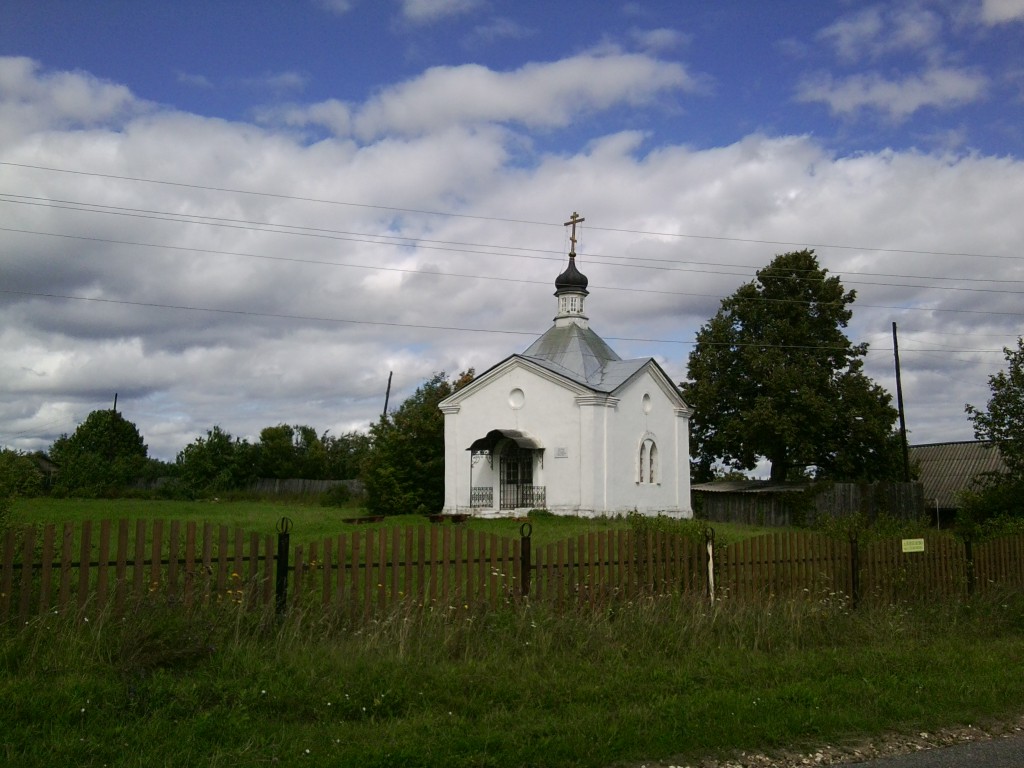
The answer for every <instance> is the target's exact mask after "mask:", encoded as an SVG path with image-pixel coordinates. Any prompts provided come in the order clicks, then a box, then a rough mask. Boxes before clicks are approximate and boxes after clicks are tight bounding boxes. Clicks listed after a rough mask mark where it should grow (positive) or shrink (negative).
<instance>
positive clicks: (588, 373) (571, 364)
mask: <svg viewBox="0 0 1024 768" xmlns="http://www.w3.org/2000/svg"><path fill="white" fill-rule="evenodd" d="M522 356H523V357H525V358H528V359H530V360H532V361H533V362H535V363H537V364H538V365H541V366H543V367H544V368H547V369H548V370H549V371H552V372H553V373H557V374H558V375H560V376H565V377H566V378H568V379H571V380H573V381H575V382H577V383H579V384H583V385H585V386H587V387H589V388H590V389H593V390H595V391H597V392H605V393H610V392H614V391H615V390H616V389H617V388H618V387H619V386H621V385H622V384H623V383H624V382H625V381H626V380H627V379H629V377H630V376H632V375H633V374H634V373H636V372H637V371H639V370H640V369H641V368H643V367H644V365H646V364H647V363H648V362H649V359H638V360H623V359H622V358H621V357H619V356H618V355H617V354H616V353H615V351H614V350H613V349H612V348H611V347H609V346H608V344H607V343H606V342H605V341H604V339H602V338H601V337H600V336H598V335H597V334H596V333H594V331H592V330H590V328H582V327H580V326H578V325H575V324H568V325H564V326H559V325H554V326H552V327H551V328H549V329H548V330H547V332H546V333H544V335H543V336H541V337H540V338H539V339H537V340H536V341H535V342H533V344H531V345H530V346H529V347H528V348H527V349H526V351H525V352H523V354H522Z"/></svg>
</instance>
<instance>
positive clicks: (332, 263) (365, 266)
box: [0, 227, 1024, 311]
mask: <svg viewBox="0 0 1024 768" xmlns="http://www.w3.org/2000/svg"><path fill="white" fill-rule="evenodd" d="M0 231H2V232H14V233H17V234H26V235H36V236H44V237H56V238H64V239H70V240H82V241H85V242H98V243H107V244H110V245H126V246H131V247H133V248H152V249H157V250H169V251H181V252H184V253H201V254H209V255H216V256H237V257H242V258H250V259H261V260H266V261H280V262H286V263H295V264H312V265H320V266H330V267H345V268H350V269H366V270H374V271H381V272H397V273H401V274H412V275H430V276H440V277H456V278H464V279H468V280H493V281H498V282H508V283H522V284H526V285H549V284H550V281H549V280H529V279H526V278H517V277H503V276H500V275H479V274H467V273H461V272H441V271H436V270H430V271H425V270H421V269H409V268H403V267H385V266H381V265H379V264H356V263H352V262H339V261H329V260H325V259H309V258H299V257H297V256H269V255H266V254H259V253H249V252H246V251H226V250H220V249H215V248H198V247H192V246H180V245H166V244H161V243H146V242H142V241H137V240H115V239H113V238H105V237H92V236H88V235H70V234H65V233H59V232H41V231H39V230H31V229H20V228H16V227H0ZM509 255H514V254H509ZM678 271H685V270H678ZM696 271H700V270H696ZM868 285H886V286H887V287H897V286H896V284H883V283H868ZM591 287H592V288H598V289H600V290H602V291H604V290H608V291H621V292H625V293H651V294H660V295H666V296H693V297H699V298H712V299H714V298H720V297H719V296H718V295H717V294H710V293H695V292H690V291H662V290H656V289H653V288H632V287H626V286H621V285H600V284H592V285H591ZM907 287H918V288H928V287H929V286H907ZM934 289H935V290H962V291H972V292H988V293H1024V291H1001V290H997V289H982V288H959V289H958V288H953V287H945V286H934ZM744 300H745V301H779V302H784V303H794V304H809V303H810V302H808V301H803V300H800V299H766V298H763V297H752V298H749V299H747V298H745V299H744ZM822 304H823V305H824V304H827V302H822ZM858 306H860V307H868V308H870V307H872V305H870V304H860V305H858ZM883 308H888V307H883ZM936 311H953V310H936Z"/></svg>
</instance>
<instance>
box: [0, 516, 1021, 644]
mask: <svg viewBox="0 0 1024 768" xmlns="http://www.w3.org/2000/svg"><path fill="white" fill-rule="evenodd" d="M923 549H924V551H920V552H904V551H903V549H902V547H901V543H900V541H899V540H895V541H878V542H872V543H858V542H856V541H838V540H835V539H830V538H827V537H824V536H821V535H819V534H815V533H811V532H803V531H786V532H776V533H773V534H768V535H765V536H761V537H758V538H752V539H747V540H744V541H741V542H734V543H730V544H728V545H716V544H715V543H714V541H713V532H712V531H710V529H709V535H708V537H707V539H706V540H705V541H694V540H693V539H690V538H685V537H683V536H680V535H677V534H670V533H666V532H663V531H652V532H644V533H637V532H633V531H629V530H607V531H600V532H592V533H587V534H583V535H580V536H577V537H573V538H571V539H566V540H564V541H560V542H557V543H550V544H545V545H534V544H533V543H532V540H531V537H530V536H528V535H524V536H520V537H506V536H498V535H496V534H492V533H484V532H479V531H475V530H473V529H471V528H468V527H466V526H462V525H448V524H445V525H421V526H405V527H379V528H370V527H367V528H366V529H365V530H351V531H349V532H345V533H341V534H339V535H337V536H333V537H330V538H327V539H323V540H320V541H316V542H311V543H306V544H298V545H293V544H292V543H291V534H290V533H289V532H287V531H283V532H282V533H281V534H279V535H278V536H273V535H265V534H255V533H247V532H244V531H242V530H241V529H239V528H234V529H231V528H229V527H228V526H225V525H213V524H210V523H197V522H194V521H189V522H179V521H171V522H169V523H168V522H165V521H162V520H154V521H145V520H137V521H135V522H133V523H130V522H129V521H127V520H120V521H116V522H114V521H110V520H104V521H100V522H99V523H96V524H94V523H91V522H84V523H80V524H73V523H65V524H63V525H55V524H52V523H50V524H46V525H42V526H26V527H23V528H18V529H12V530H9V531H7V532H6V534H5V535H4V536H3V538H2V539H0V558H2V559H0V623H7V624H12V623H14V622H15V621H16V622H18V623H21V624H24V623H25V622H27V621H29V620H30V619H31V618H32V617H34V616H40V615H47V614H52V613H63V614H69V613H70V614H74V615H79V616H82V617H85V618H87V617H88V616H90V615H93V616H95V615H100V614H102V613H112V614H114V615H125V614H126V613H128V612H129V611H131V610H133V609H134V608H135V607H136V606H138V605H139V604H140V603H141V602H143V601H145V600H162V601H164V602H166V603H168V604H171V605H180V606H181V607H182V608H184V609H191V608H197V607H208V606H216V605H223V606H228V607H232V608H238V609H245V610H276V611H278V612H289V611H298V610H311V609H317V610H335V611H342V612H344V613H346V614H348V615H350V616H352V617H355V618H358V617H360V616H362V617H368V616H370V615H374V614H377V613H378V612H379V611H383V610H387V609H389V608H392V607H394V606H396V605H405V606H411V607H414V608H419V609H430V610H434V609H444V610H452V609H459V608H463V609H465V608H470V607H474V608H475V607H478V606H484V605H488V606H491V607H495V608H496V607H499V606H501V605H505V604H509V603H515V602H518V601H521V600H523V599H529V600H533V601H544V602H547V603H550V604H551V605H553V606H555V607H557V608H558V609H560V610H562V609H567V608H569V607H571V606H574V605H589V606H595V605H600V606H603V605H605V604H607V603H608V602H609V601H611V600H616V599H632V598H635V597H639V596H643V595H665V594H691V595H698V596H701V597H702V598H706V599H709V600H711V599H715V600H760V599H764V598H765V597H767V596H804V597H807V598H812V599H817V598H821V597H828V598H834V597H839V598H840V599H845V600H849V601H850V602H851V603H853V604H858V603H861V602H866V601H890V602H891V601H899V600H917V599H936V598H944V597H951V596H957V595H964V594H967V593H970V592H977V591H984V590H987V589H991V588H995V587H1009V588H1021V587H1024V537H1022V536H1017V537H1009V538H1004V539H999V540H995V541H990V542H985V543H982V544H974V545H973V546H971V545H970V544H967V545H965V544H964V543H963V542H961V541H959V540H957V539H953V538H950V537H948V536H931V537H928V538H927V539H925V541H924V548H923Z"/></svg>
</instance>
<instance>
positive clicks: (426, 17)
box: [400, 0, 480, 24]
mask: <svg viewBox="0 0 1024 768" xmlns="http://www.w3.org/2000/svg"><path fill="white" fill-rule="evenodd" d="M400 2H401V6H402V15H403V16H404V17H405V18H406V19H407V20H408V21H411V22H414V23H417V24H426V23H431V22H434V21H438V20H439V19H443V18H445V17H448V16H458V15H459V14H463V13H468V12H469V11H472V10H475V9H476V8H478V7H479V6H480V0H400Z"/></svg>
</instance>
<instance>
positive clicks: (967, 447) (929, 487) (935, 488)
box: [908, 440, 1006, 509]
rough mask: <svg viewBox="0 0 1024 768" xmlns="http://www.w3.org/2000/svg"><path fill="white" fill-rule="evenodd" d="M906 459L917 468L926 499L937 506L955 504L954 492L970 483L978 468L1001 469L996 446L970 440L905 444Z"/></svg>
mask: <svg viewBox="0 0 1024 768" xmlns="http://www.w3.org/2000/svg"><path fill="white" fill-rule="evenodd" d="M908 450H909V454H910V461H911V462H912V463H913V464H916V465H917V466H918V468H919V470H920V477H921V485H923V486H924V495H925V499H927V500H928V501H926V503H930V504H935V506H937V507H939V508H941V509H953V508H955V507H956V493H957V491H961V490H964V489H965V488H968V487H970V484H971V480H972V479H973V478H974V477H975V475H977V474H979V473H980V472H1005V471H1006V465H1005V464H1004V463H1003V459H1002V457H1001V456H1000V455H999V449H998V448H996V447H995V445H994V444H992V443H986V442H981V441H978V440H971V441H967V442H958V443H930V444H927V445H911V446H909V449H908Z"/></svg>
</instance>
